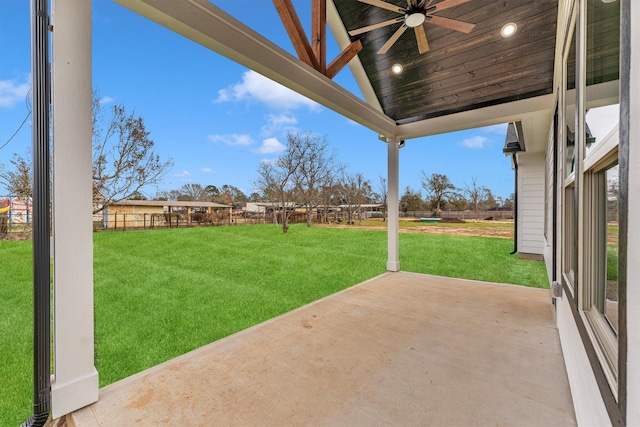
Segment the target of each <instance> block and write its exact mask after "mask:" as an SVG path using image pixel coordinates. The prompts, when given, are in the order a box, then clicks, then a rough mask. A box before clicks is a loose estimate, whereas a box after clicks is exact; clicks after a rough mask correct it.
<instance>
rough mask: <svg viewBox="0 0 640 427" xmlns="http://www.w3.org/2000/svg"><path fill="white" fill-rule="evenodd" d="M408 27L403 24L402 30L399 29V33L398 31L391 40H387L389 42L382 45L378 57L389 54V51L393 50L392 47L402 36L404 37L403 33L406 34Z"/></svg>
mask: <svg viewBox="0 0 640 427" xmlns="http://www.w3.org/2000/svg"><path fill="white" fill-rule="evenodd" d="M407 28H408V27H407V26H406V25H404V24H402V25H401V26H400V28H398V31H396V32H395V33H393V35H392V36H391V37H389V40H387V42H386V43H385V44H384V45H382V47H381V48H380V50H379V51H378V55H382V54H384V53H387V51H388V50H389V49H390V48H391V46H393V44H394V43H395V42H396V41H397V40H398V39H399V38H400V36H401V35H402V33H404V32H405V31H406V30H407Z"/></svg>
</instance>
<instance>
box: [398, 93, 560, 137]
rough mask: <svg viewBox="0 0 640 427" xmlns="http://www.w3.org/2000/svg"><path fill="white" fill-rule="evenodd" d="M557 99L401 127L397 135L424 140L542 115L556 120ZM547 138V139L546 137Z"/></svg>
mask: <svg viewBox="0 0 640 427" xmlns="http://www.w3.org/2000/svg"><path fill="white" fill-rule="evenodd" d="M554 99H555V98H554V95H553V94H549V95H543V96H538V97H535V98H529V99H523V100H520V101H514V102H508V103H506V104H499V105H494V106H491V107H484V108H479V109H477V110H470V111H463V112H461V113H455V114H449V115H446V116H440V117H434V118H432V119H427V120H422V121H419V122H414V123H407V124H403V125H398V128H397V135H396V136H397V137H398V138H400V139H411V138H420V137H423V136H431V135H439V134H443V133H449V132H457V131H460V130H466V129H475V128H479V127H485V126H491V125H496V124H501V123H509V122H517V121H526V120H530V119H531V118H532V117H535V116H537V115H540V114H541V115H543V116H545V117H553V106H554V104H553V103H554ZM548 130H549V129H548V128H543V129H541V131H544V132H545V133H546V132H548ZM538 137H539V135H535V136H533V135H530V138H531V139H532V140H533V139H538ZM544 137H545V138H546V134H545V136H544ZM528 141H529V140H527V144H528Z"/></svg>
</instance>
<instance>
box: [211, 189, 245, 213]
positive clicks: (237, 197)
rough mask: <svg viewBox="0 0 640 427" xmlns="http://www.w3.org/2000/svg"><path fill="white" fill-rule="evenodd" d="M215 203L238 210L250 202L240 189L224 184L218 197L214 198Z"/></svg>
mask: <svg viewBox="0 0 640 427" xmlns="http://www.w3.org/2000/svg"><path fill="white" fill-rule="evenodd" d="M213 201H214V202H216V203H222V204H224V205H232V206H233V207H234V209H238V208H240V207H241V206H242V205H246V204H247V202H248V201H249V198H248V197H247V195H246V194H244V192H243V191H242V190H240V189H239V188H238V187H234V186H233V185H228V184H224V185H223V186H222V187H220V191H219V193H218V196H217V197H214V199H213Z"/></svg>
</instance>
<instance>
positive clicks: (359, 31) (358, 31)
mask: <svg viewBox="0 0 640 427" xmlns="http://www.w3.org/2000/svg"><path fill="white" fill-rule="evenodd" d="M402 21H403V18H402V17H400V16H399V17H397V18H393V19H389V20H388V21H383V22H378V23H377V24H373V25H367V26H366V27H362V28H356V29H355V30H351V31H349V35H350V36H357V35H358V34H362V33H366V32H367V31H371V30H375V29H376V28H382V27H386V26H387V25H391V24H397V23H398V22H402Z"/></svg>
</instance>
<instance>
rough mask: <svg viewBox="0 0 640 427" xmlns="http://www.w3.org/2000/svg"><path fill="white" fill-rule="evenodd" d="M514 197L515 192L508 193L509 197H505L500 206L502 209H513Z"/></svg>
mask: <svg viewBox="0 0 640 427" xmlns="http://www.w3.org/2000/svg"><path fill="white" fill-rule="evenodd" d="M515 199H516V194H515V193H511V194H510V195H509V197H507V198H506V199H505V200H504V203H502V207H503V208H504V209H513V206H514V205H513V202H514V200H515Z"/></svg>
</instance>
